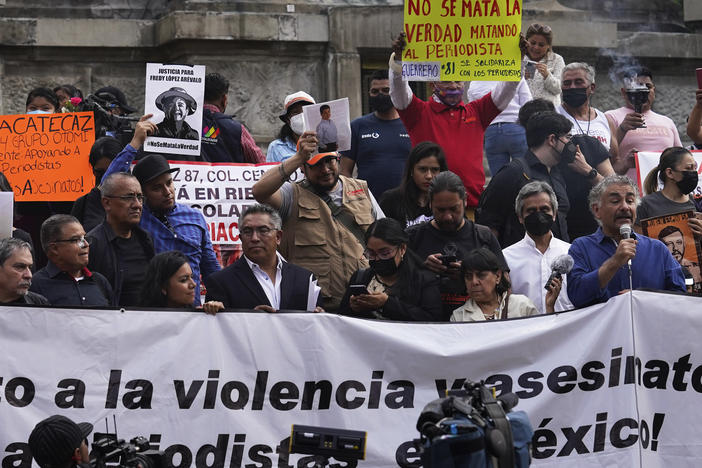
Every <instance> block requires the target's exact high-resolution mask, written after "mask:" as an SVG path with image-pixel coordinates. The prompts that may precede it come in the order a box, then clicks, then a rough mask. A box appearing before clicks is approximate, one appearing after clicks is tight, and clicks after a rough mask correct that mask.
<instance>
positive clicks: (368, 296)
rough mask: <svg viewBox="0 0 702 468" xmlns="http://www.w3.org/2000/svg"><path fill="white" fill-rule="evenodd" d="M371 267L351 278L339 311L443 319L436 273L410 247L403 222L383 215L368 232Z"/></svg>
mask: <svg viewBox="0 0 702 468" xmlns="http://www.w3.org/2000/svg"><path fill="white" fill-rule="evenodd" d="M365 241H366V251H365V252H364V255H365V256H366V258H368V261H369V263H370V268H364V269H361V270H357V271H356V272H355V273H354V274H353V275H352V276H351V280H350V281H349V286H348V288H347V290H346V294H345V295H344V298H343V299H342V300H341V307H340V308H339V313H341V314H342V315H350V316H353V317H363V318H377V319H384V320H402V321H441V320H442V317H441V296H440V294H439V283H438V281H437V280H436V278H435V276H434V275H433V274H431V273H430V272H429V271H427V270H425V269H424V268H423V267H422V262H421V260H419V258H418V257H417V256H416V255H415V254H414V252H412V251H410V250H409V249H408V248H407V242H408V241H409V239H408V237H407V234H406V233H405V232H404V231H403V230H402V226H401V225H400V223H398V222H397V221H395V220H394V219H392V218H383V219H379V220H378V221H376V222H374V223H373V224H371V225H370V227H369V228H368V230H367V231H366V234H365Z"/></svg>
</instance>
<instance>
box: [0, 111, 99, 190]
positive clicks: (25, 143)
mask: <svg viewBox="0 0 702 468" xmlns="http://www.w3.org/2000/svg"><path fill="white" fill-rule="evenodd" d="M94 141H95V124H94V117H93V113H92V112H77V113H64V114H31V115H3V116H0V172H2V173H3V174H5V176H6V177H7V179H8V180H9V182H10V185H11V186H12V191H13V192H14V194H15V200H16V201H74V200H75V199H76V198H78V197H80V196H82V195H85V194H86V193H88V192H89V191H90V189H92V188H93V186H94V183H95V176H94V175H93V172H92V168H91V167H90V163H89V162H88V155H89V154H90V148H91V147H92V146H93V142H94Z"/></svg>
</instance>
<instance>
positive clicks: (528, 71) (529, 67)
mask: <svg viewBox="0 0 702 468" xmlns="http://www.w3.org/2000/svg"><path fill="white" fill-rule="evenodd" d="M535 71H536V62H532V61H531V60H527V63H526V65H524V75H525V78H531V77H532V76H534V72H535Z"/></svg>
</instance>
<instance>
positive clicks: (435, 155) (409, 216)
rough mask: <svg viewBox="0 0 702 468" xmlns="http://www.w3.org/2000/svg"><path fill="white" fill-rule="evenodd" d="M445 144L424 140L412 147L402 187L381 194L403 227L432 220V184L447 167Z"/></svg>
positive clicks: (385, 209) (390, 213)
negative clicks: (430, 197) (430, 187)
mask: <svg viewBox="0 0 702 468" xmlns="http://www.w3.org/2000/svg"><path fill="white" fill-rule="evenodd" d="M447 170H448V167H447V165H446V156H445V155H444V150H443V149H441V146H439V145H437V144H436V143H433V142H431V141H423V142H421V143H419V144H417V146H415V147H414V148H412V151H410V154H409V156H408V157H407V163H406V164H405V172H404V174H403V176H402V183H401V184H400V186H399V187H396V188H394V189H390V190H387V191H386V192H385V193H383V196H382V197H381V198H380V208H381V209H382V210H383V213H385V216H387V217H388V218H393V219H395V220H397V221H398V222H399V223H400V224H401V225H402V227H403V228H406V227H408V226H412V225H414V224H418V223H420V222H423V221H429V220H431V218H432V216H431V207H430V206H429V186H431V181H432V180H434V177H436V175H437V174H438V173H439V172H444V171H447Z"/></svg>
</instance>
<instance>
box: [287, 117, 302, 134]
mask: <svg viewBox="0 0 702 468" xmlns="http://www.w3.org/2000/svg"><path fill="white" fill-rule="evenodd" d="M290 128H291V129H292V131H293V132H295V134H296V135H302V134H303V133H304V132H305V121H304V120H303V118H302V113H300V114H295V115H293V116H292V117H290Z"/></svg>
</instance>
